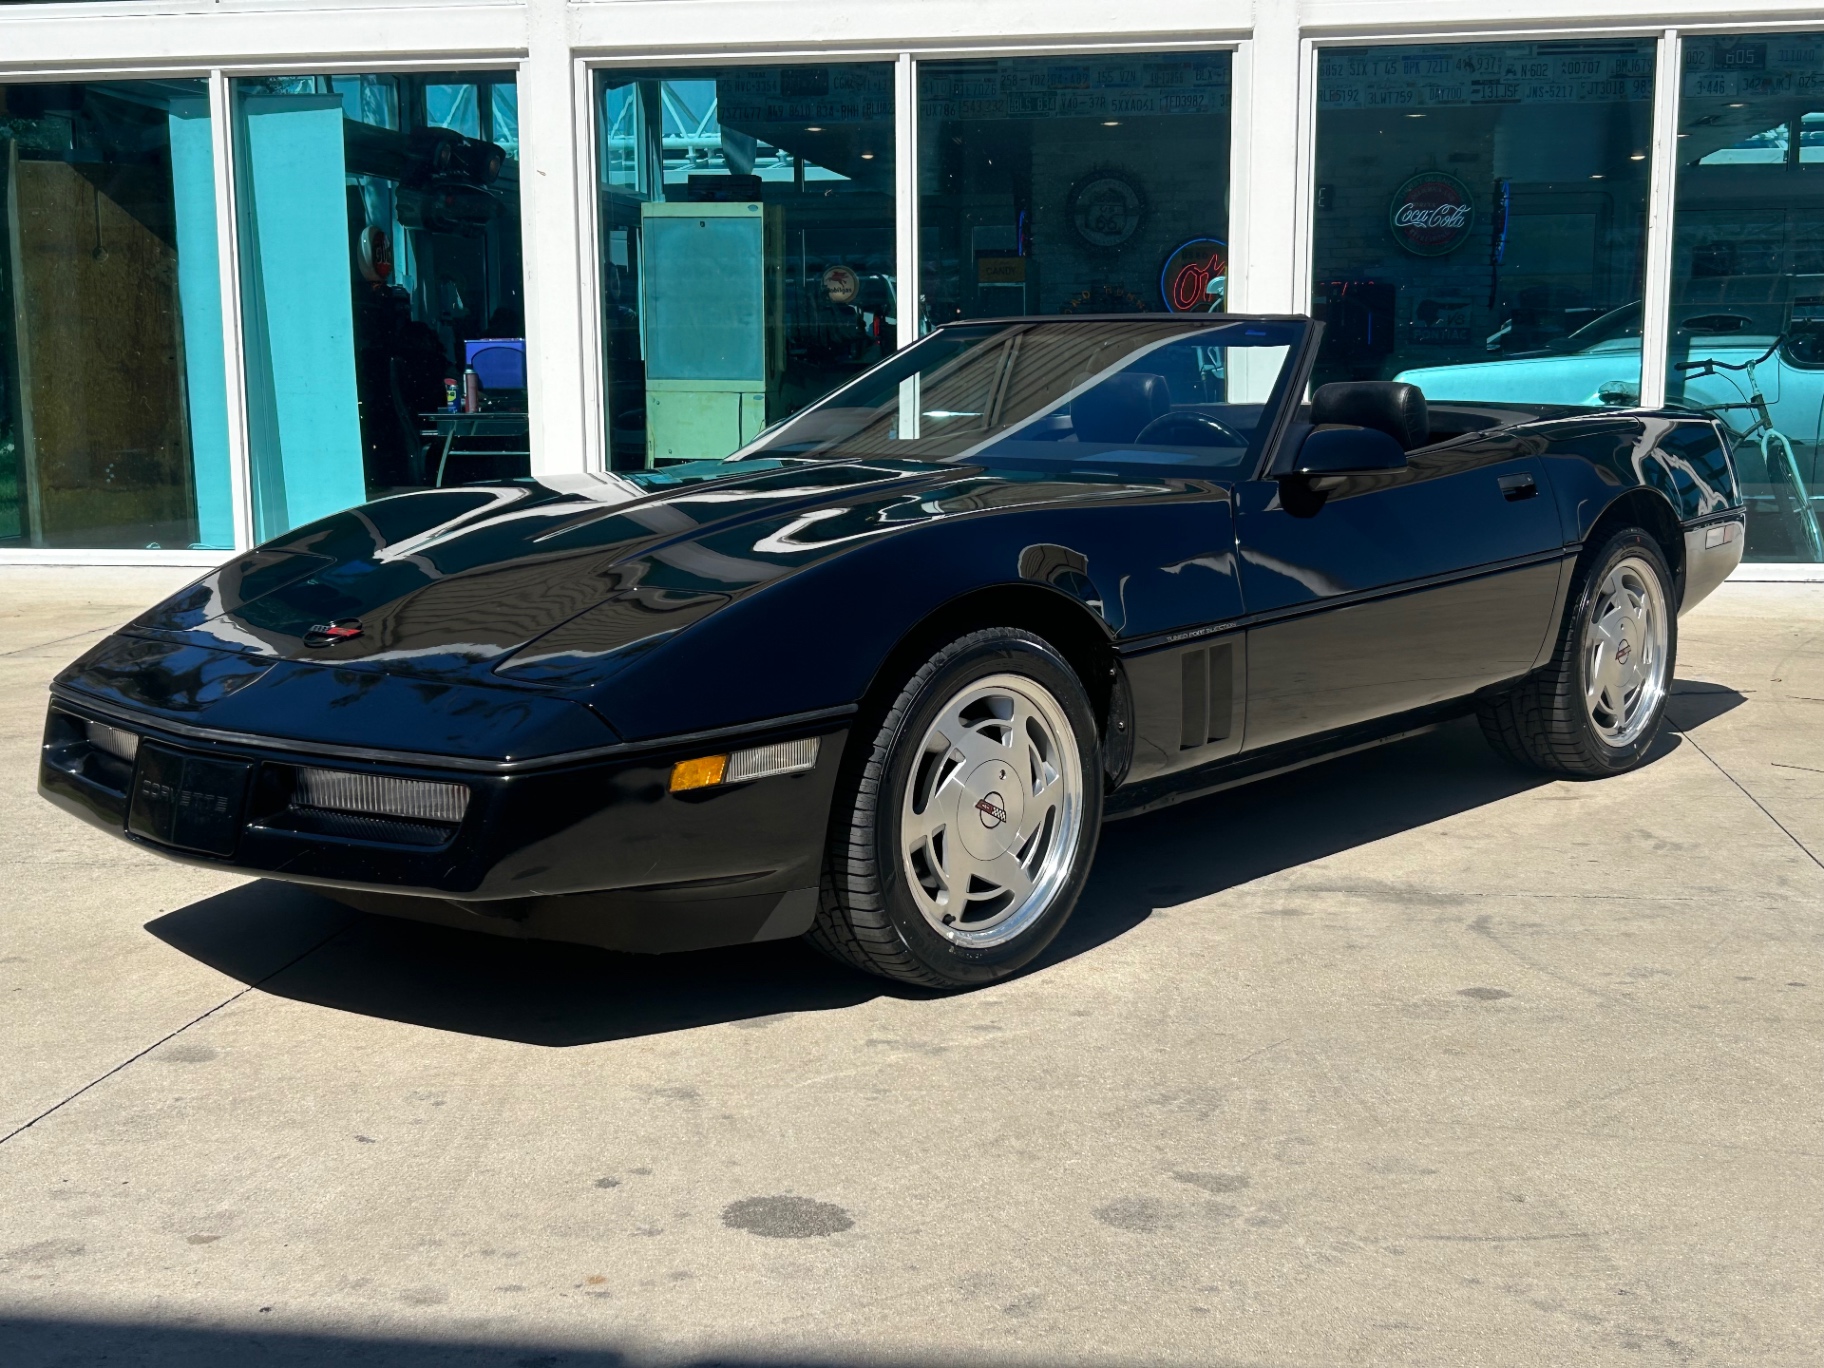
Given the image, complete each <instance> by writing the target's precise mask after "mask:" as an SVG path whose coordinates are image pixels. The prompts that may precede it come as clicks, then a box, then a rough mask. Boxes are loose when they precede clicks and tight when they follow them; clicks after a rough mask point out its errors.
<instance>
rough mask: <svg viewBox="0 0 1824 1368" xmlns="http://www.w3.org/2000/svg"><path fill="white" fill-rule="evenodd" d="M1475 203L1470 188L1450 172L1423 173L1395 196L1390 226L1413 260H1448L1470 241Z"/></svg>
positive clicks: (1388, 210) (1388, 219) (1391, 208)
mask: <svg viewBox="0 0 1824 1368" xmlns="http://www.w3.org/2000/svg"><path fill="white" fill-rule="evenodd" d="M1475 225H1476V202H1475V199H1474V197H1473V196H1471V194H1470V192H1469V187H1468V186H1467V185H1465V184H1463V182H1462V181H1460V180H1458V179H1457V178H1456V177H1455V176H1453V175H1451V174H1450V173H1449V172H1447V171H1421V172H1419V174H1418V175H1416V176H1412V177H1410V178H1409V179H1408V180H1407V181H1406V183H1405V184H1403V185H1402V186H1400V188H1399V189H1398V190H1396V191H1394V192H1393V202H1392V203H1391V204H1389V205H1388V206H1387V226H1388V227H1389V228H1391V229H1392V230H1393V236H1394V238H1395V239H1396V240H1397V241H1398V242H1399V244H1400V246H1402V247H1404V248H1405V249H1406V250H1407V251H1409V252H1411V253H1412V254H1413V255H1414V256H1427V257H1435V256H1445V255H1447V254H1449V253H1451V252H1454V251H1456V250H1457V248H1459V247H1461V246H1462V245H1463V244H1464V243H1465V242H1467V241H1468V240H1469V234H1470V230H1471V229H1473V228H1474V227H1475Z"/></svg>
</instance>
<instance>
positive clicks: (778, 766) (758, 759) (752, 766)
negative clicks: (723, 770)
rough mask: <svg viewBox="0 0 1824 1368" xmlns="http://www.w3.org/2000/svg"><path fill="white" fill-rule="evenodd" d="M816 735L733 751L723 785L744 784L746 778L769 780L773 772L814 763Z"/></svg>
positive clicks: (805, 767)
mask: <svg viewBox="0 0 1824 1368" xmlns="http://www.w3.org/2000/svg"><path fill="white" fill-rule="evenodd" d="M819 740H821V738H820V737H816V736H807V737H806V738H805V739H804V740H802V741H780V742H778V743H777V744H775V745H771V746H754V747H752V748H751V749H749V750H740V751H736V752H735V753H734V754H733V755H731V756H729V757H728V772H727V774H725V775H724V776H723V778H722V782H723V783H725V784H740V783H745V782H746V781H747V780H749V779H770V778H772V777H773V776H774V775H775V774H797V773H798V772H799V771H801V770H808V769H812V768H814V767H815V766H816V764H817V743H818V741H819Z"/></svg>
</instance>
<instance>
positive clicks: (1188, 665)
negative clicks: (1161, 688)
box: [1178, 641, 1235, 750]
mask: <svg viewBox="0 0 1824 1368" xmlns="http://www.w3.org/2000/svg"><path fill="white" fill-rule="evenodd" d="M1179 669H1180V671H1181V672H1182V673H1181V689H1180V693H1179V697H1180V699H1181V700H1182V707H1183V713H1182V715H1181V717H1180V725H1179V732H1178V749H1180V750H1192V749H1195V748H1197V747H1199V746H1207V745H1209V744H1210V743H1211V742H1213V741H1225V740H1227V739H1228V736H1229V732H1230V730H1231V729H1232V728H1233V727H1234V724H1235V646H1234V643H1233V642H1228V641H1225V642H1222V643H1220V644H1219V645H1216V646H1206V647H1204V648H1202V649H1201V650H1195V651H1186V652H1185V653H1184V654H1183V655H1182V656H1180V657H1179Z"/></svg>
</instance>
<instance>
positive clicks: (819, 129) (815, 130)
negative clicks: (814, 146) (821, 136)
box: [804, 124, 823, 133]
mask: <svg viewBox="0 0 1824 1368" xmlns="http://www.w3.org/2000/svg"><path fill="white" fill-rule="evenodd" d="M804 131H805V132H806V133H821V132H823V126H822V125H821V124H812V125H811V126H810V127H809V128H807V129H805V130H804Z"/></svg>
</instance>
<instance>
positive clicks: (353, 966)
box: [146, 683, 1742, 1046]
mask: <svg viewBox="0 0 1824 1368" xmlns="http://www.w3.org/2000/svg"><path fill="white" fill-rule="evenodd" d="M1687 687H1688V688H1689V690H1690V691H1689V692H1686V689H1687ZM1741 701H1742V698H1741V695H1740V694H1736V693H1734V692H1733V691H1730V690H1718V689H1717V688H1716V687H1715V686H1712V685H1691V686H1686V685H1684V684H1682V683H1681V685H1680V688H1679V696H1678V697H1677V698H1676V699H1675V700H1674V703H1675V705H1676V706H1675V713H1676V722H1677V726H1678V728H1680V729H1685V728H1690V727H1695V726H1698V725H1700V724H1701V722H1702V721H1707V720H1708V719H1709V718H1710V717H1712V716H1716V715H1718V714H1719V713H1721V712H1723V711H1726V710H1727V709H1728V708H1729V707H1733V706H1735V704H1737V703H1740V702H1741ZM1679 744H1680V736H1679V734H1678V732H1677V731H1674V730H1672V729H1668V730H1667V731H1666V732H1665V733H1664V734H1663V735H1662V736H1661V738H1660V740H1659V742H1658V743H1657V747H1656V753H1655V757H1654V758H1655V759H1657V758H1659V756H1660V755H1663V754H1667V753H1670V752H1671V751H1673V750H1675V749H1677V747H1678V745H1679ZM1548 782H1551V781H1550V780H1549V779H1548V778H1547V777H1546V776H1543V775H1539V774H1532V773H1528V772H1526V771H1523V770H1519V769H1516V768H1514V767H1513V766H1511V765H1508V764H1506V763H1505V762H1503V761H1502V760H1500V759H1498V758H1497V757H1496V756H1495V755H1494V753H1493V752H1491V751H1490V750H1489V749H1488V747H1487V746H1486V744H1484V742H1483V740H1482V737H1481V734H1480V732H1479V731H1478V729H1477V727H1476V724H1475V723H1474V722H1473V721H1467V720H1466V721H1459V722H1453V723H1450V724H1448V725H1446V726H1444V727H1440V728H1438V729H1437V730H1435V731H1432V732H1429V733H1426V734H1424V735H1421V736H1416V737H1411V738H1408V739H1406V740H1403V741H1399V742H1395V743H1393V744H1390V745H1387V746H1382V747H1378V748H1376V749H1373V750H1369V751H1364V752H1361V753H1358V754H1356V755H1351V756H1346V757H1343V758H1342V759H1338V760H1332V761H1328V762H1326V763H1324V764H1321V765H1316V766H1312V767H1310V768H1307V769H1304V770H1301V771H1298V772H1296V773H1292V774H1287V775H1283V776H1281V777H1279V778H1276V779H1268V780H1263V781H1261V782H1258V783H1255V784H1251V785H1247V786H1245V787H1242V788H1238V789H1231V790H1228V791H1227V792H1224V793H1219V794H1214V795H1211V796H1210V797H1206V798H1201V799H1196V800H1193V801H1190V802H1186V803H1182V804H1179V805H1178V806H1176V807H1172V808H1167V809H1165V810H1163V811H1160V812H1155V813H1151V814H1148V815H1145V816H1141V817H1135V818H1132V819H1129V820H1127V821H1122V822H1115V823H1111V824H1110V825H1109V826H1107V827H1106V828H1105V829H1104V830H1103V833H1102V840H1101V849H1100V851H1099V853H1098V855H1097V858H1096V867H1095V870H1094V872H1093V874H1092V875H1091V877H1090V881H1089V885H1088V887H1087V889H1086V890H1085V892H1084V895H1083V898H1082V900H1081V901H1080V902H1079V904H1078V906H1077V911H1076V913H1075V915H1074V916H1073V917H1072V918H1071V920H1070V922H1069V924H1068V925H1067V926H1066V927H1065V929H1064V931H1063V933H1062V934H1061V935H1060V936H1059V937H1058V939H1057V941H1056V942H1055V943H1054V944H1053V945H1052V946H1051V947H1050V949H1048V950H1047V951H1046V953H1045V954H1044V955H1043V956H1042V957H1041V958H1040V959H1039V961H1038V962H1037V964H1036V965H1035V966H1034V972H1043V971H1044V970H1045V969H1046V968H1047V967H1049V966H1051V965H1055V964H1058V963H1061V962H1063V961H1065V960H1069V959H1072V958H1075V957H1076V956H1078V955H1082V954H1085V953H1088V952H1089V951H1092V950H1094V949H1095V948H1096V947H1097V946H1100V945H1102V944H1105V943H1106V942H1108V941H1111V940H1113V939H1115V938H1116V937H1118V936H1121V935H1123V934H1125V933H1126V932H1127V931H1129V930H1131V929H1132V928H1133V927H1135V926H1137V925H1139V923H1141V922H1143V921H1145V920H1146V919H1147V918H1148V917H1149V916H1151V915H1152V913H1153V911H1154V909H1155V908H1159V907H1169V906H1175V905H1179V904H1182V903H1186V902H1190V901H1192V900H1194V899H1197V898H1202V897H1207V896H1209V895H1211V894H1213V893H1218V892H1221V891H1222V890H1223V889H1226V888H1232V887H1235V886H1236V885H1238V884H1243V883H1247V882H1249V881H1251V880H1254V879H1258V878H1261V877H1263V876H1265V875H1268V874H1271V873H1274V872H1276V871H1278V870H1282V869H1288V868H1293V867H1296V866H1298V865H1303V864H1307V863H1309V862H1311V861H1313V860H1318V859H1322V858H1323V857H1325V856H1328V855H1333V854H1335V853H1337V852H1339V851H1343V850H1348V849H1351V848H1353V847H1356V846H1360V845H1364V844H1367V843H1368V842H1371V841H1377V840H1380V839H1382V838H1384V837H1387V836H1391V835H1394V834H1396V833H1398V832H1401V831H1408V830H1411V829H1413V828H1415V827H1420V826H1424V825H1427V824H1429V823H1432V822H1436V821H1440V820H1442V819H1444V818H1447V817H1451V816H1453V815H1455V814H1457V813H1461V812H1465V811H1468V810H1470V809H1473V808H1478V807H1482V806H1484V805H1486V804H1488V803H1493V802H1498V801H1500V800H1501V799H1503V798H1507V797H1511V796H1512V795H1514V794H1517V793H1521V792H1524V791H1525V790H1527V789H1530V788H1534V787H1537V786H1538V785H1540V784H1544V783H1548ZM146 929H147V930H148V931H150V932H151V933H152V934H153V935H155V936H157V937H158V938H159V939H160V940H163V941H164V942H166V943H167V944H169V945H171V946H172V947H174V948H175V949H178V950H181V951H182V952H183V953H185V954H187V955H190V956H191V957H193V958H195V959H197V960H200V961H202V962H203V963H205V964H208V965H210V966H211V967H213V968H215V969H218V970H220V971H221V972H222V973H225V974H228V975H230V976H231V977H233V978H236V979H239V980H240V981H241V982H243V983H247V984H250V985H253V986H255V987H257V988H259V989H260V990H261V991H262V992H266V993H272V994H274V995H276V996H279V997H285V998H291V999H294V1000H296V1001H300V1002H308V1003H314V1004H317V1005H319V1006H324V1007H332V1008H336V1009H339V1010H342V1011H347V1012H356V1013H360V1014H363V1015H367V1016H374V1017H380V1018H384V1019H388V1020H393V1021H402V1022H408V1023H411V1024H414V1025H419V1026H426V1027H430V1028H432V1029H434V1030H443V1031H453V1032H459V1033H462V1034H467V1035H478V1036H487V1037H492V1038H496V1039H502V1040H515V1041H521V1042H524V1043H526V1044H532V1045H545V1046H568V1045H583V1044H590V1043H594V1042H598V1041H605V1040H618V1039H625V1038H627V1037H630V1036H642V1035H654V1034H660V1033H663V1032H667V1031H676V1030H684V1029H688V1028H690V1027H694V1026H705V1025H713V1024H718V1023H754V1024H760V1023H764V1022H766V1021H768V1020H770V1019H775V1018H777V1017H778V1016H780V1015H782V1014H786V1013H793V1012H812V1011H823V1010H827V1009H830V1008H839V1007H852V1006H855V1005H858V1004H860V1003H863V1002H867V1001H869V1000H871V999H873V998H876V997H881V996H899V997H911V998H919V997H929V996H933V994H930V993H927V992H924V991H921V990H919V989H915V988H909V987H906V986H903V985H898V984H893V983H889V982H887V981H885V980H880V979H874V978H871V977H869V976H867V975H864V974H860V973H856V972H854V971H852V970H849V969H846V968H844V967H842V966H840V965H837V964H835V963H833V962H831V961H830V960H827V959H825V958H824V957H823V956H822V955H820V954H818V953H817V952H816V951H815V950H813V949H812V948H811V947H810V946H809V945H808V944H806V943H805V942H803V941H798V940H791V941H775V942H769V943H766V944H762V945H748V946H737V947H733V948H729V949H723V950H702V951H697V952H695V953H691V954H677V955H658V956H647V955H628V954H617V953H614V952H612V951H607V950H596V949H592V948H589V947H585V946H574V945H558V944H552V943H546V942H537V941H517V940H506V939H502V938H499V937H495V936H490V935H487V934H484V933H481V932H473V931H461V930H453V929H447V928H444V927H440V926H432V925H428V924H424V923H419V922H411V921H404V920H397V919H394V918H390V917H382V916H369V915H364V914H361V913H357V912H355V911H353V910H351V909H350V908H347V907H345V906H343V905H342V904H340V903H337V902H334V901H332V900H330V899H329V898H326V897H323V896H322V895H320V894H317V893H313V892H311V891H310V890H309V889H307V888H303V887H300V886H297V885H293V884H283V883H278V882H274V881H270V880H260V881H257V882H254V883H249V884H244V885H242V886H241V887H239V888H235V889H232V890H230V891H229V892H226V893H221V894H217V895H216V896H214V897H211V898H206V899H204V900H202V901H200V902H196V903H192V904H191V905H190V906H188V907H184V908H180V909H179V910H177V911H175V912H172V913H170V914H168V915H166V916H163V917H160V918H158V919H157V920H156V921H153V922H150V923H148V924H147V927H146Z"/></svg>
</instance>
